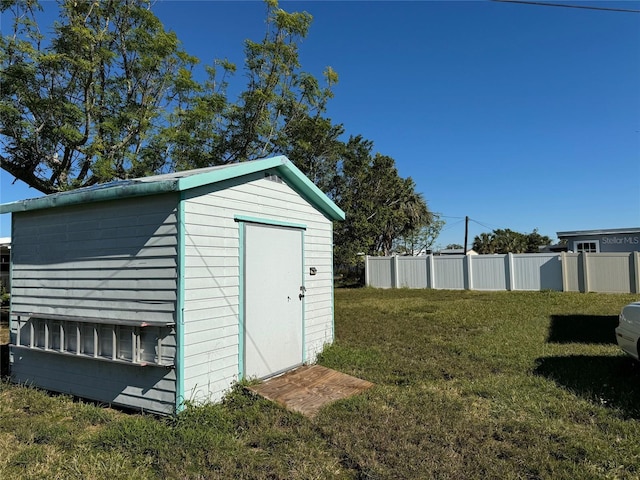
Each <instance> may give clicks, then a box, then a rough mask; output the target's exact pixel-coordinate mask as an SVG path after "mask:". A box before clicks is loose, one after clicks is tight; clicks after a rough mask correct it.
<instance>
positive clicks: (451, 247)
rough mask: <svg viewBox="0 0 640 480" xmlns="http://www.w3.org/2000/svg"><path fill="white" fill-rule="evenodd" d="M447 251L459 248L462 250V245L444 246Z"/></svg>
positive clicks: (451, 244)
mask: <svg viewBox="0 0 640 480" xmlns="http://www.w3.org/2000/svg"><path fill="white" fill-rule="evenodd" d="M446 248H447V249H450V250H458V249H461V248H464V247H463V246H462V245H460V244H459V243H450V244H449V245H447V246H446Z"/></svg>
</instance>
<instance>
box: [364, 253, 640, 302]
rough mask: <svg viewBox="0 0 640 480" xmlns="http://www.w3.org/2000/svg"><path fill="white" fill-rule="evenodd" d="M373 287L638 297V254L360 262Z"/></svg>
mask: <svg viewBox="0 0 640 480" xmlns="http://www.w3.org/2000/svg"><path fill="white" fill-rule="evenodd" d="M365 283H366V285H367V286H371V287H377V288H434V289H452V290H456V289H459V290H463V289H466V290H557V291H565V292H608V293H640V252H630V253H523V254H512V253H509V254H506V255H441V256H438V255H435V256H434V255H426V256H420V257H399V256H392V257H366V262H365Z"/></svg>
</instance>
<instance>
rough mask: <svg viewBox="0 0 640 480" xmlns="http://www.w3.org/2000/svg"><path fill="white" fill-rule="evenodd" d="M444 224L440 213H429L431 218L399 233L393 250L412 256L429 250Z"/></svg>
mask: <svg viewBox="0 0 640 480" xmlns="http://www.w3.org/2000/svg"><path fill="white" fill-rule="evenodd" d="M444 225H445V221H444V220H442V219H441V217H440V215H438V214H437V213H433V214H431V219H429V218H427V219H425V221H424V223H423V224H422V225H418V226H417V227H416V228H415V229H413V230H410V231H408V232H406V233H405V234H403V235H401V236H400V237H399V238H398V239H397V240H396V242H395V246H394V251H395V252H397V253H399V254H402V255H414V256H415V255H419V254H421V253H423V252H428V251H430V250H431V249H432V247H433V245H434V244H435V242H436V239H437V238H438V235H440V232H441V231H442V228H443V227H444ZM447 248H449V247H447ZM460 248H462V247H460Z"/></svg>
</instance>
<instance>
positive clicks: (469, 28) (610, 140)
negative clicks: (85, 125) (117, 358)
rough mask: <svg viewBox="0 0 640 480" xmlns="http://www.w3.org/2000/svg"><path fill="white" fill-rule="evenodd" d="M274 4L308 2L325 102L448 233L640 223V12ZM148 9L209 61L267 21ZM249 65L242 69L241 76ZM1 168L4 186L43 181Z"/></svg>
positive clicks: (239, 80)
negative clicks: (413, 189) (332, 80)
mask: <svg viewBox="0 0 640 480" xmlns="http://www.w3.org/2000/svg"><path fill="white" fill-rule="evenodd" d="M554 3H569V4H571V5H586V6H604V7H610V8H611V7H620V8H626V9H636V10H640V1H623V2H619V1H606V2H598V1H592V2H564V1H563V2H560V0H558V1H555V2H554ZM45 5H46V4H45ZM280 6H281V7H282V8H284V9H285V10H287V11H302V10H305V11H307V12H309V13H310V14H311V15H312V16H313V17H314V21H313V24H312V27H311V30H310V32H309V35H308V37H307V39H305V40H304V42H303V43H302V44H301V45H300V60H301V64H302V68H303V70H306V71H309V72H311V73H313V74H315V75H316V76H320V75H321V73H322V71H323V69H324V67H325V66H328V65H330V66H331V67H333V69H334V70H336V71H337V72H338V74H339V76H340V82H339V83H338V85H337V86H336V87H335V89H334V92H335V98H334V99H333V100H331V101H330V103H329V108H328V112H327V114H328V116H329V117H330V118H331V119H332V120H333V121H334V123H342V124H343V125H344V126H345V130H346V132H347V134H348V135H349V134H352V135H357V134H361V135H362V136H363V137H365V138H367V139H369V140H372V141H373V142H374V145H375V148H374V149H375V151H378V152H380V153H382V154H385V155H389V156H391V157H393V158H394V159H395V160H396V163H397V167H398V170H399V173H400V175H401V176H404V177H407V176H410V177H412V178H413V179H414V180H415V182H416V185H417V190H418V191H419V192H421V193H422V194H423V195H424V197H425V199H426V200H427V202H428V204H429V207H430V208H431V210H432V211H434V212H438V213H440V214H442V215H443V217H444V219H445V220H446V222H447V224H446V225H445V228H444V230H443V232H442V234H441V236H440V238H439V239H438V241H437V244H439V245H440V246H446V245H447V244H449V243H462V242H463V240H464V217H465V216H469V217H470V219H471V222H470V225H469V236H470V242H471V241H472V239H473V237H474V236H475V235H478V234H480V233H482V232H489V231H491V230H493V229H495V228H510V229H512V230H516V231H520V232H523V233H528V232H531V231H532V230H533V229H535V228H537V229H538V230H539V232H540V233H541V234H543V235H548V236H550V237H551V238H552V239H555V236H556V232H558V231H565V230H588V229H599V228H622V227H640V13H620V12H606V11H596V10H581V9H575V8H556V7H548V6H533V5H523V4H512V3H497V2H491V1H485V0H477V1H412V2H399V1H395V2H384V1H350V2H342V1H322V2H319V1H308V2H281V3H280ZM154 11H155V13H156V15H158V17H159V18H160V19H161V20H162V21H163V23H164V24H165V27H166V28H167V29H170V30H174V31H175V32H176V33H177V34H178V37H179V38H180V39H181V41H182V43H183V46H184V48H185V49H186V50H187V51H188V52H189V53H191V54H193V55H195V56H197V57H199V58H200V59H201V61H202V62H203V63H209V62H211V61H212V60H213V59H215V58H228V59H229V60H231V61H234V62H236V63H237V64H238V66H241V65H242V60H243V58H244V55H243V41H244V40H245V39H247V38H250V39H252V40H255V41H260V39H261V38H262V37H263V34H264V28H265V25H264V17H265V7H264V5H263V4H262V3H261V2H258V1H251V2H239V1H228V2H218V1H215V2H214V1H198V2H189V1H164V0H160V1H158V2H157V4H156V5H155V7H154ZM243 81H244V78H243V75H242V72H241V71H239V72H238V73H237V74H236V76H235V78H234V80H232V83H233V84H234V85H237V88H238V89H242V87H243ZM0 177H1V178H0V201H2V202H9V201H13V200H19V199H23V198H29V197H34V196H38V192H35V191H33V190H29V189H27V188H25V187H24V186H21V185H19V184H17V183H16V184H13V185H12V183H11V182H12V180H13V178H12V177H11V176H10V175H8V174H7V173H5V172H4V171H3V172H2V173H1V174H0ZM9 235H10V222H9V216H8V215H3V216H2V217H0V236H9Z"/></svg>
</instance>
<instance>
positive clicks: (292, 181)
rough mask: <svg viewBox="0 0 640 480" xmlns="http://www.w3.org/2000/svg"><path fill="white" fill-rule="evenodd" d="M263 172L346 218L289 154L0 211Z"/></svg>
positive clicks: (120, 183) (119, 183)
mask: <svg viewBox="0 0 640 480" xmlns="http://www.w3.org/2000/svg"><path fill="white" fill-rule="evenodd" d="M259 172H270V173H272V174H275V175H278V176H280V177H281V178H282V179H283V180H284V181H285V182H286V183H287V185H289V186H290V187H291V188H292V189H294V190H295V191H296V192H297V193H298V194H299V195H300V196H302V197H303V198H304V199H305V200H307V201H308V202H309V203H310V204H312V205H313V206H314V207H315V208H317V209H318V210H319V211H321V212H322V213H323V214H324V215H325V216H326V217H327V218H329V219H331V220H344V217H345V215H344V212H343V211H342V210H341V209H340V208H339V207H338V206H337V205H336V204H335V203H334V202H333V201H332V200H331V199H330V198H329V197H327V196H326V195H325V194H324V193H323V192H322V191H321V190H320V189H319V188H318V187H316V186H315V185H314V184H313V182H311V181H310V180H309V179H308V178H307V177H306V176H305V175H304V174H303V173H302V172H301V171H300V170H299V169H298V168H297V167H296V166H295V165H294V164H293V163H291V161H290V160H289V159H288V158H287V157H285V156H278V157H272V158H265V159H262V160H252V161H248V162H242V163H234V164H229V165H221V166H217V167H209V168H200V169H196V170H185V171H183V172H176V173H168V174H164V175H154V176H151V177H143V178H136V179H131V180H116V181H113V182H109V183H102V184H98V185H93V186H91V187H85V188H79V189H76V190H70V191H68V192H61V193H53V194H51V195H46V196H44V197H38V198H30V199H26V200H19V201H17V202H11V203H5V204H1V205H0V214H2V213H9V212H24V211H28V210H39V209H45V208H55V207H62V206H66V205H76V204H80V203H91V202H101V201H106V200H115V199H120V198H127V197H137V196H144V195H154V194H159V193H166V192H182V191H185V190H190V189H193V188H197V187H202V186H204V185H212V184H215V183H219V182H223V181H226V180H232V179H236V178H240V177H243V176H246V175H251V174H254V173H259Z"/></svg>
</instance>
